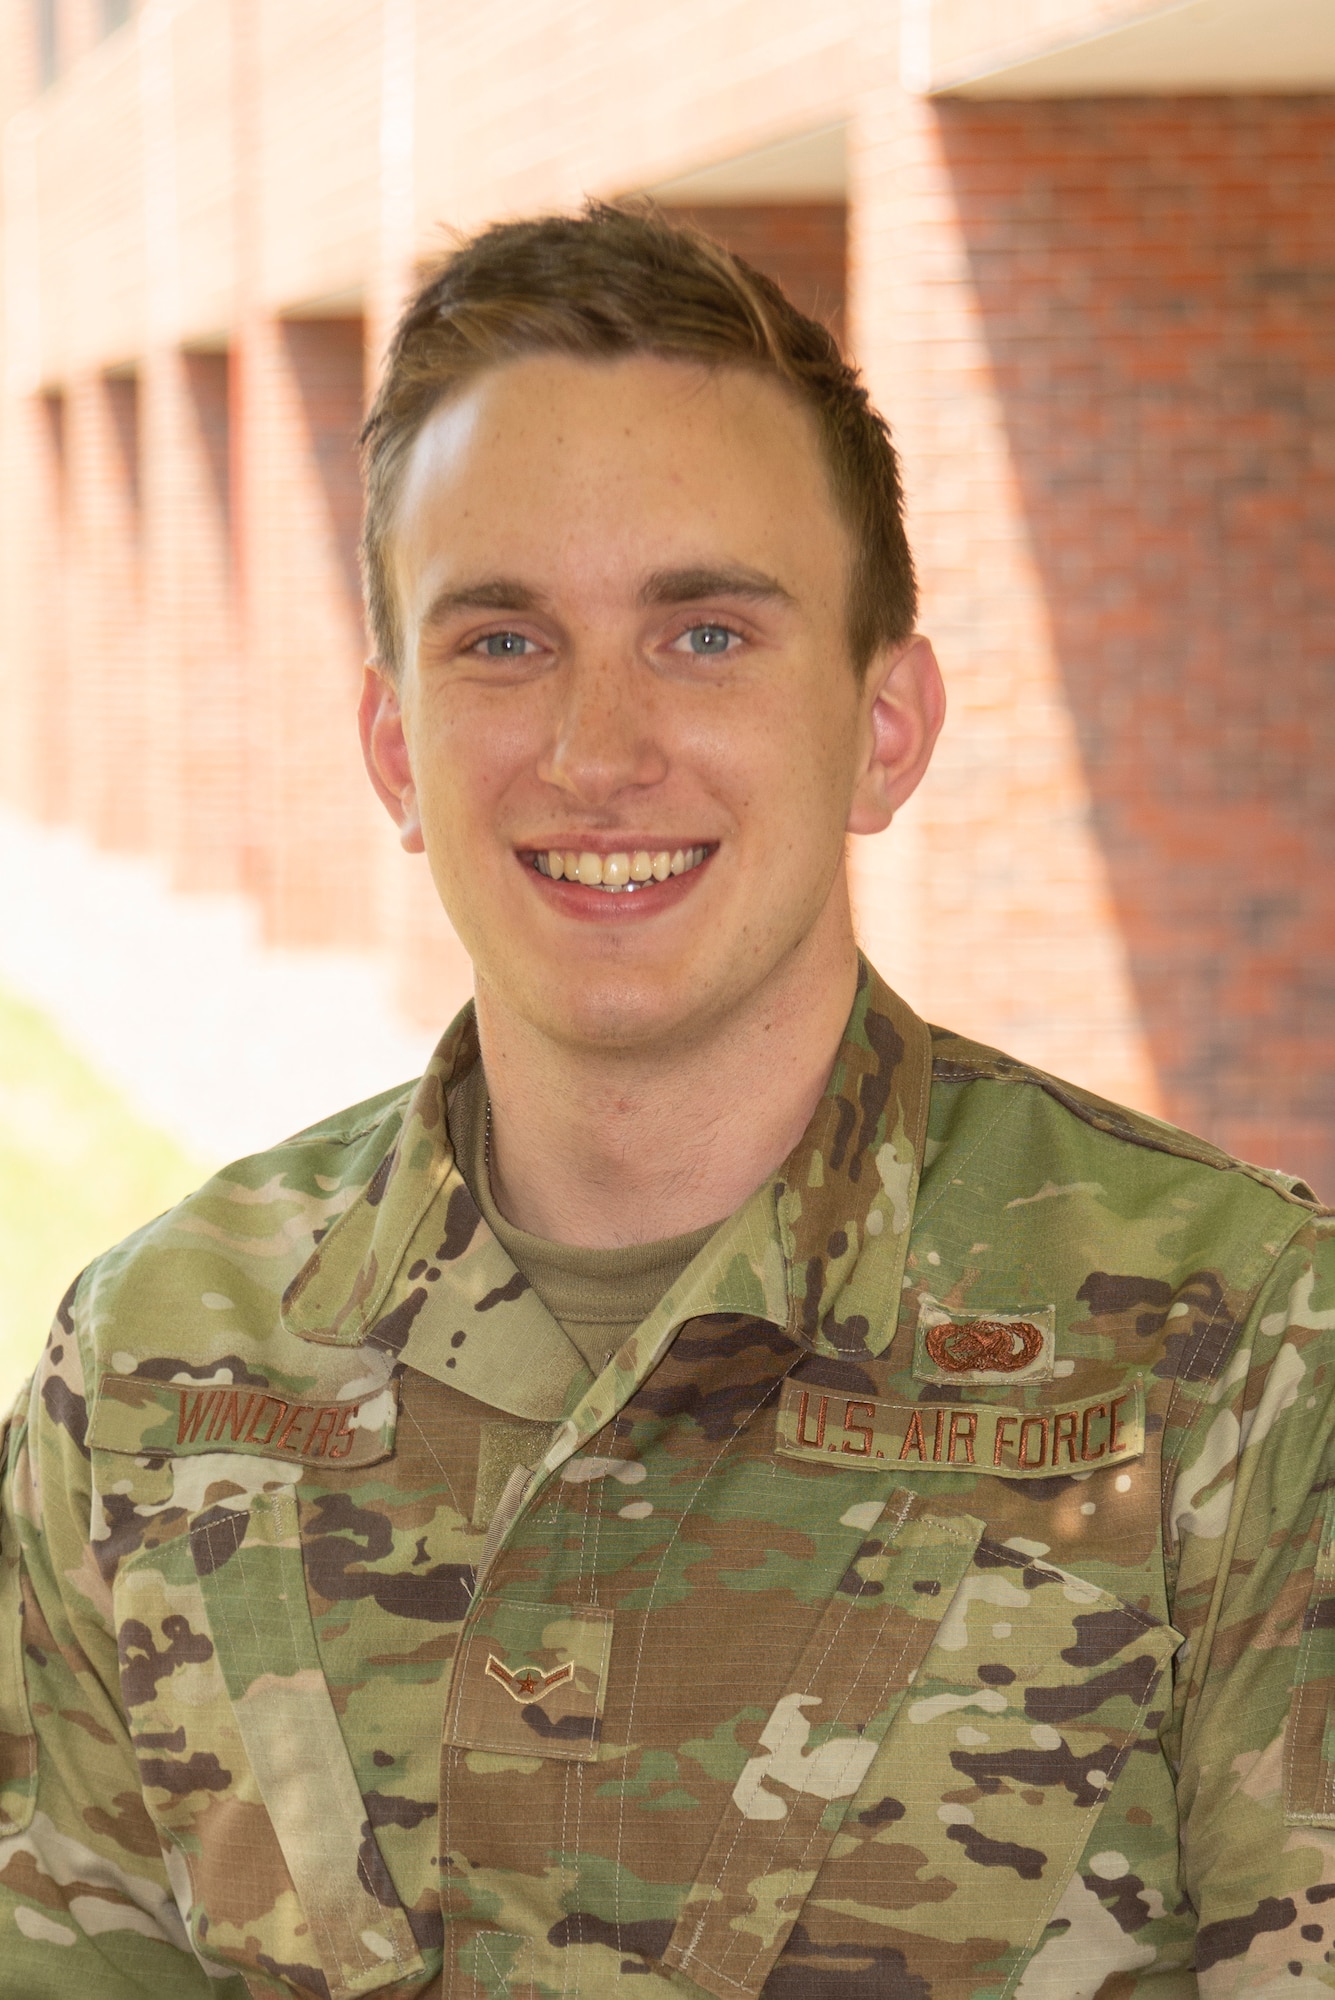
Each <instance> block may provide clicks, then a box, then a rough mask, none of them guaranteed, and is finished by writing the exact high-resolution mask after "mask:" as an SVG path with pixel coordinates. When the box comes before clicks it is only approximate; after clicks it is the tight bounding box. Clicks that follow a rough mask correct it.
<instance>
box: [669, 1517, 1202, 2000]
mask: <svg viewBox="0 0 1335 2000" xmlns="http://www.w3.org/2000/svg"><path fill="white" fill-rule="evenodd" d="M904 1497H905V1496H903V1495H898V1496H896V1499H895V1500H894V1501H892V1503H891V1508H890V1510H889V1511H890V1512H891V1513H893V1511H894V1509H895V1507H896V1506H897V1505H899V1503H901V1502H902V1501H903V1500H904ZM876 1533H877V1535H878V1537H880V1538H881V1539H882V1542H883V1547H882V1549H881V1551H880V1552H879V1553H878V1554H876V1555H875V1556H874V1557H872V1558H871V1559H870V1560H869V1561H866V1562H864V1563H863V1564H862V1565H861V1566H860V1568H861V1574H862V1578H863V1589H864V1591H865V1590H872V1591H876V1590H878V1589H879V1592H880V1598H879V1604H880V1605H881V1606H883V1608H884V1613H885V1616H884V1618H883V1620H882V1621H881V1622H880V1626H879V1629H877V1628H876V1621H875V1620H867V1619H866V1618H865V1617H860V1618H858V1619H856V1620H850V1619H849V1616H848V1604H847V1600H845V1601H844V1603H843V1604H832V1605H831V1606H830V1607H829V1609H828V1610H827V1612H826V1613H825V1614H824V1616H823V1617H822V1619H821V1621H820V1624H819V1625H818V1627H817V1629H816V1631H815V1633H814V1634H813V1636H812V1638H811V1640H810V1642H809V1644H808V1645H807V1647H806V1648H805V1650H804V1653H803V1655H802V1658H801V1660H800V1661H799V1662H798V1665H797V1667H796V1669H795V1670H794V1673H793V1677H792V1684H791V1687H790V1689H789V1691H788V1692H786V1693H785V1694H784V1695H783V1696H782V1698H781V1699H780V1700H779V1701H778V1703H777V1704H776V1705H775V1707H774V1708H773V1710H772V1712H771V1714H770V1716H769V1719H768V1721H767V1722H766V1723H765V1725H764V1727H763V1728H762V1730H761V1732H760V1738H759V1747H758V1753H757V1754H756V1755H755V1756H753V1757H752V1758H751V1759H750V1760H749V1761H748V1763H747V1764H746V1766H745V1768H744V1769H743V1770H742V1772H741V1775H740V1777H739V1778H738V1780H737V1782H736V1784H735V1786H734V1789H733V1794H732V1804H731V1809H730V1810H729V1811H728V1812H727V1813H726V1814H725V1816H724V1818H723V1820H722V1822H721V1823H720V1825H719V1826H718V1828H717V1830H716V1832H715V1834H714V1837H713V1840H712V1842H711V1845H710V1848H709V1851H708V1853H707V1855H706V1857H705V1861H704V1864H703V1866H702V1868H701V1870H700V1874H699V1877H698V1879H697V1881H696V1884H695V1886H694V1888H693V1890H692V1892H691V1895H690V1897H689V1899H688V1901H687V1903H686V1905H685V1907H684V1909H683V1911H682V1914H681V1916H680V1918H679V1920H678V1922H677V1924H676V1927H675V1929H674V1931H673V1935H672V1939H671V1942H670V1943H669V1945H668V1948H667V1951H666V1953H665V1954H664V1963H665V1964H667V1965H669V1966H671V1967H673V1968H675V1969H678V1970H680V1971H682V1972H685V1973H686V1974H687V1975H688V1976H689V1977H690V1978H691V1979H693V1980H694V1981H695V1982H696V1983H697V1985H699V1986H702V1987H704V1988H705V1990H706V1991H707V1992H709V1993H713V1994H715V1995H717V1996H719V2000H735V1996H738V1995H742V1994H757V1993H759V1992H760V1991H761V1989H762V1987H765V1984H766V1981H767V1980H768V1979H770V1977H771V1975H773V1974H776V1968H777V1975H776V1977H775V1981H774V1984H773V1985H772V1986H771V1987H770V1988H768V1989H767V1990H768V1991H770V1992H774V1993H776V1994H777V1993H779V1992H782V1993H784V1994H789V1993H793V1994H796V1993H799V1992H803V1991H806V1990H808V1989H807V1986H806V1984H805V1983H804V1982H807V1981H810V1982H812V1990H814V1984H815V1983H816V1982H819V1981H820V1980H821V1979H822V1978H826V1977H828V1976H829V1975H830V1974H831V1972H832V1971H839V1972H842V1974H843V1975H844V1976H847V1977H850V1978H851V1977H852V1971H853V1962H854V1961H856V1960H864V1959H865V1965H864V1968H863V1969H864V1971H869V1972H872V1973H874V1970H875V1967H876V1965H877V1964H878V1963H883V1966H884V1968H885V1969H888V1968H889V1967H890V1966H891V1965H893V1967H894V1969H895V1972H896V1975H897V1976H901V1977H902V1978H903V1979H904V1981H905V1983H904V1985H903V1988H902V1990H903V1991H904V1992H906V1993H907V1992H909V1991H912V1992H918V1991H919V1990H921V1991H923V1992H928V1991H931V1992H940V1993H942V1994H946V1993H954V1992H956V1991H957V1990H958V1991H960V1992H966V1991H967V1992H970V1993H972V1992H974V1991H976V1990H981V1987H980V1986H977V1985H975V1983H974V1981H975V1980H978V1981H981V1982H983V1983H985V1984H986V1986H987V1989H988V1991H989V1992H992V1991H995V1992H996V1993H998V1994H1002V1993H1007V1992H1010V1991H1011V1990H1012V1982H1013V1981H1014V1979H1015V1978H1016V1977H1017V1976H1018V1973H1019V1972H1020V1970H1021V1969H1022V1968H1023V1966H1024V1964H1025V1963H1026V1961H1027V1960H1028V1959H1029V1957H1030V1956H1031V1954H1032V1953H1033V1951H1034V1949H1035V1948H1036V1946H1037V1944H1038V1942H1039V1940H1040V1939H1041V1937H1042V1934H1043V1931H1044V1928H1045V1926H1046V1925H1047V1923H1048V1921H1049V1919H1050V1918H1051V1917H1052V1915H1053V1911H1054V1908H1055V1906H1056V1904H1057V1903H1058V1901H1059V1899H1060V1897H1061V1895H1062V1892H1063V1890H1064V1888H1065V1887H1066V1885H1067V1884H1068V1882H1069V1881H1070V1880H1071V1878H1072V1873H1073V1870H1074V1869H1075V1867H1076V1864H1077V1862H1078V1861H1079V1858H1080V1856H1081V1854H1082V1852H1083V1850H1084V1848H1085V1846H1086V1843H1087V1842H1088V1840H1089V1838H1090V1836H1091V1834H1092V1833H1093V1831H1094V1826H1095V1823H1096V1821H1097V1820H1098V1817H1099V1814H1100V1811H1101V1809H1102V1807H1103V1805H1104V1803H1105V1801H1106V1800H1107V1798H1108V1797H1109V1795H1110V1793H1111V1792H1112V1789H1113V1786H1114V1784H1115V1782H1116V1779H1117V1776H1118V1773H1119V1771H1120V1770H1121V1768H1122V1766H1123V1765H1124V1764H1125V1762H1126V1760H1127V1758H1128V1756H1129V1755H1130V1753H1131V1751H1132V1749H1133V1748H1134V1747H1136V1745H1137V1743H1138V1742H1139V1743H1141V1745H1142V1747H1147V1748H1149V1749H1152V1750H1154V1751H1155V1753H1156V1755H1157V1743H1156V1742H1155V1741H1154V1739H1153V1736H1152V1735H1151V1736H1150V1739H1149V1741H1148V1743H1146V1742H1145V1739H1144V1732H1145V1721H1146V1715H1147V1711H1148V1710H1149V1707H1150V1704H1151V1702H1152V1700H1153V1696H1154V1693H1155V1690H1156V1688H1157V1687H1158V1686H1159V1684H1160V1681H1161V1679H1162V1675H1163V1671H1164V1668H1165V1666H1166V1664H1167V1661H1168V1660H1169V1658H1170V1657H1171V1654H1172V1653H1173V1651H1174V1650H1175V1649H1176V1647H1177V1646H1178V1645H1179V1644H1180V1643H1181V1641H1180V1637H1179V1635H1178V1634H1177V1633H1176V1632H1174V1631H1172V1629H1171V1628H1170V1627H1167V1626H1164V1625H1160V1624H1157V1623H1156V1622H1155V1621H1154V1620H1152V1619H1150V1618H1147V1617H1144V1616H1142V1615H1141V1614H1140V1613H1138V1612H1136V1611H1133V1610H1131V1609H1130V1608H1129V1607H1128V1606H1126V1605H1125V1604H1123V1603H1122V1602H1121V1600H1120V1599H1117V1598H1115V1597H1112V1596H1110V1595H1109V1594H1108V1593H1107V1592H1104V1591H1101V1590H1098V1589H1097V1588H1095V1587H1094V1586H1092V1585H1091V1584H1089V1583H1087V1582H1085V1581H1084V1580H1083V1579H1081V1578H1079V1577H1075V1576H1072V1575H1070V1574H1068V1573H1066V1572H1063V1571H1060V1570H1056V1569H1052V1568H1050V1567H1046V1566H1044V1565H1042V1564H1039V1563H1035V1562H1033V1561H1032V1559H1030V1558H1028V1557H1026V1556H1024V1555H1023V1554H1020V1553H1017V1552H1016V1551H1014V1550H1012V1549H1009V1548H1006V1547H1003V1546H1001V1545H1000V1544H998V1543H995V1542H992V1541H990V1540H989V1539H988V1538H987V1536H986V1535H985V1534H984V1533H983V1530H982V1524H981V1523H979V1522H977V1521H969V1520H965V1519H962V1518H960V1517H956V1518H954V1519H951V1520H942V1519H938V1518H935V1517H933V1516H932V1515H931V1514H930V1513H929V1512H927V1511H926V1509H925V1507H924V1506H923V1504H922V1503H921V1502H920V1501H918V1500H917V1499H916V1498H915V1500H914V1501H913V1502H912V1503H911V1505H909V1506H908V1507H907V1508H905V1509H903V1511H902V1512H901V1514H900V1518H899V1523H898V1526H897V1527H896V1526H894V1525H893V1524H892V1525H891V1526H890V1528H889V1530H888V1531H887V1529H886V1528H884V1527H880V1526H878V1528H877V1530H876ZM854 1626H856V1629H857V1631H858V1634H859V1637H858V1644H857V1649H856V1652H855V1653H853V1654H850V1650H849V1646H848V1642H847V1639H846V1637H845V1636H844V1634H845V1633H846V1631H847V1630H848V1629H849V1628H851V1627H854ZM864 1634H865V1636H866V1638H867V1639H869V1640H871V1641H872V1642H873V1643H871V1644H865V1643H864V1638H863V1635H864ZM943 1905H951V1906H952V1907H951V1908H950V1909H949V1911H948V1912H947V1911H946V1910H945V1909H943ZM859 1912H865V1913H867V1915H868V1917H869V1918H871V1919H872V1921H871V1922H870V1924H869V1925H867V1924H863V1923H862V1922H861V1921H860V1919H859V1917H858V1913H859ZM961 1926H963V1928H961ZM863 1931H865V1932H866V1934H867V1943H866V1947H865V1950H864V1949H863V1948H862V1947H861V1946H859V1945H858V1944H857V1943H855V1942H853V1941H852V1940H853V1939H854V1938H855V1937H856V1936H857V1935H858V1934H859V1933H861V1932H863ZM966 1935H967V1937H968V1939H969V1943H968V1946H967V1951H966V1955H967V1957H968V1959H969V1962H970V1967H971V1970H970V1973H969V1977H968V1980H967V1981H965V1983H964V1984H962V1985H959V1986H958V1987H957V1986H956V1985H955V1984H953V1983H952V1979H951V1968H950V1966H949V1965H948V1964H947V1963H946V1962H945V1958H947V1957H948V1956H949V1949H948V1948H945V1957H943V1947H944V1941H945V1940H946V1939H947V1938H955V1939H957V1940H959V1941H960V1942H962V1940H963V1938H964V1937H965V1936H966ZM915 1976H916V1978H915ZM917 1981H921V1982H922V1984H921V1987H920V1986H919V1984H918V1983H917ZM896 1990H900V1989H899V1988H898V1987H897V1988H896Z"/></svg>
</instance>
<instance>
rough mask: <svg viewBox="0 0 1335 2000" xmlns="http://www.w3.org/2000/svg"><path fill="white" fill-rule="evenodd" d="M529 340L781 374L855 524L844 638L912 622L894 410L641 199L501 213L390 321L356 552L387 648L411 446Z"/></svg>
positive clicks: (606, 354)
mask: <svg viewBox="0 0 1335 2000" xmlns="http://www.w3.org/2000/svg"><path fill="white" fill-rule="evenodd" d="M529 354H566V355H573V356H577V357H579V358H581V359H585V360H609V361H611V360H616V359H617V358H619V357H620V356H622V355H628V354H652V355H656V356H659V357H660V358H664V359H670V360H682V361H695V362H700V363H702V364H703V365H704V366H706V367H736V368H748V369H751V370H754V371H756V372H758V373H760V374H764V375H769V376H772V377H774V378H775V379H776V380H777V381H779V382H781V383H782V384H783V385H784V386H785V388H787V389H788V390H789V392H790V393H791V394H792V395H793V396H795V397H796V399H797V400H798V402H800V403H802V404H804V405H805V407H806V408H807V409H809V410H810V411H811V413H812V415H813V417H814V418H815V420H816V426H817V430H818V433H819V437H820V442H821V446H822V449H823V452H824V455H825V460H826V464H827V466H828V469H829V473H830V480H831V485H832V487H833V491H834V497H835V501H836V504H837V505H838V507H839V510H840V512H841V513H842V515H843V517H844V520H845V522H846V524H847V526H848V528H849V530H850V532H851V534H852V537H853V544H854V559H853V567H852V575H851V578H850V583H849V604H848V625H849V631H848V636H849V649H850V652H851V654H852V657H853V663H854V666H855V667H856V668H857V670H858V671H859V672H861V671H863V670H864V669H865V667H866V665H867V663H868V661H869V660H870V658H871V656H872V654H873V652H875V650H876V649H877V647H878V646H882V645H887V644H888V645H899V644H902V643H903V641H904V640H906V639H907V638H908V636H909V634H910V633H911V632H912V630H913V622H914V616H915V613H916V610H917V587H916V584H915V581H914V575H913V559H912V557H911V555H910V554H909V546H908V542H907V539H906V538H905V534H904V501H903V491H902V488H901V485H900V478H899V464H898V460H897V458H896V456H895V451H894V447H893V445H892V444H891V442H890V433H889V430H888V428H887V426H886V424H885V421H884V419H883V418H882V417H881V416H880V415H879V414H878V413H877V412H876V411H875V410H874V409H873V408H872V406H871V403H870V400H869V399H868V396H867V391H866V390H865V389H864V388H863V386H862V383H861V381H860V379H859V377H858V374H857V371H856V369H854V368H852V367H850V366H849V364H848V362H846V361H845V360H844V358H843V356H842V355H841V353H840V352H839V348H838V345H837V344H836V342H835V340H834V337H833V335H832V334H831V333H830V332H829V330H828V328H826V327H824V326H822V325H821V323H820V322H819V320H814V319H809V318H808V317H807V315H806V314H805V313H801V312H799V311H798V310H797V307H796V306H794V305H793V304H792V303H791V301H790V300H788V299H787V298H785V297H784V294H783V293H782V292H781V291H780V290H779V287H778V286H777V285H776V284H775V283H774V282H773V280H772V279H770V278H767V277H765V276H764V275H763V273H762V272H760V271H756V270H753V269H752V267H751V266H750V265H749V264H747V263H745V262H743V260H742V259H741V258H740V257H735V256H733V255H732V254H731V253H730V252H729V251H727V250H724V249H723V248H721V246H720V245H719V244H717V243H714V242H712V241H711V240H710V238H709V237H707V236H705V235H703V234H701V232H700V231H699V230H696V229H691V228H681V227H675V226H674V225H672V224H671V223H669V222H668V221H667V220H666V219H665V218H664V217H663V216H662V215H661V214H659V213H657V212H656V211H655V210H653V209H652V208H650V207H648V206H647V205H646V206H635V207H621V206H616V207H614V206H609V205H607V204H605V203H601V202H591V203H590V204H589V205H588V207H587V208H586V209H585V210H584V212H583V213H582V214H580V215H546V216H540V217H538V218H536V219H534V220H530V221H524V222H503V223H498V224H496V225H495V226H493V227H492V228H490V229H486V230H483V231H482V233H481V234H480V235H478V236H475V237H473V238H472V240H471V241H469V242H467V243H465V244H463V245H462V246H461V248H459V249H458V250H456V251H455V252H454V253H453V255H452V256H450V257H448V258H447V259H446V260H445V262H444V263H443V264H441V265H440V266H439V267H438V268H437V269H436V270H435V271H433V272H432V273H431V274H430V276H429V277H428V278H427V279H426V280H425V282H424V283H423V284H422V286H421V288H420V289H419V291H418V293H417V296H416V297H415V298H414V299H413V301H412V303H411V304H410V305H409V307H408V309H407V311H406V312H405V313H404V315H403V318H402V319H401V320H400V322H399V325H398V328H397V330H396V331H395V334H394V338H393V341H392V342H391V344H390V349H389V354H388V357H387V360H386V365H385V373H384V378H383V380H382V382H381V385H380V390H379V394H378V395H377V396H376V399H375V404H374V406H373V408H372V410H371V414H370V416H369V417H368V418H367V420H366V425H365V428H364V430H363V431H362V463H363V469H364V474H365V481H366V517H365V526H364V530H363V535H362V568H363V576H364V579H365V585H366V602H367V613H368V617H369V619H370V625H371V633H372V637H373V639H374V642H375V647H376V653H377V657H378V658H379V660H380V661H381V663H382V664H383V665H384V666H385V667H386V668H387V669H388V670H390V671H391V672H393V671H397V669H398V667H399V665H400V660H399V654H400V650H401V646H402V638H403V635H402V632H401V631H400V627H399V617H398V607H397V605H396V603H395V601H394V593H393V588H392V583H391V578H390V574H389V561H388V543H389V537H390V533H391V530H392V528H393V524H394V516H395V512H396V509H397V506H398V499H399V493H400V491H401V489H402V485H403V478H404V473H405V469H406V465H407V460H408V455H409V453H410V451H411V449H412V446H413V443H414V440H415V439H416V437H417V435H418V433H419V432H420V430H421V429H422V426H423V425H424V424H425V422H426V421H427V418H428V417H429V416H430V414H431V412H432V411H433V410H434V409H435V407H436V405H437V404H438V403H439V402H440V401H441V400H442V398H443V397H445V396H446V395H448V394H449V392H450V391H451V390H452V389H454V388H456V387H458V386H459V385H461V384H462V383H464V382H466V381H468V380H469V379H470V378H471V377H473V376H475V375H477V374H479V373H481V372H482V371H483V370H484V369H487V368H493V367H496V366H499V365H500V364H502V363H504V362H506V361H513V360H517V359H518V358H519V357H520V356H522V355H529Z"/></svg>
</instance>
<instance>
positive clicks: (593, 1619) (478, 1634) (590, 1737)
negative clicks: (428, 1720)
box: [445, 1598, 612, 1763]
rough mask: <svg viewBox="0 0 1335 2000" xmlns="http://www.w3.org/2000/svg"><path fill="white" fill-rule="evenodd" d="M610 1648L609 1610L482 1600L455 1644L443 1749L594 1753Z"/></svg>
mask: <svg viewBox="0 0 1335 2000" xmlns="http://www.w3.org/2000/svg"><path fill="white" fill-rule="evenodd" d="M611 1647H612V1613H611V1612H610V1611H603V1610H600V1609H599V1608H597V1607H596V1606H592V1605H584V1606H580V1607H578V1608H577V1609H575V1610H572V1609H571V1608H570V1606H569V1605H565V1604H513V1603H509V1602H507V1601H506V1600H504V1599H502V1598H497V1599H494V1600H492V1601H489V1602H487V1603H484V1604H483V1605H482V1606H481V1607H480V1608H479V1611H478V1614H477V1618H476V1621H475V1622H474V1623H473V1624H472V1625H471V1627H470V1629H469V1630H468V1632H467V1634H466V1635H465V1637H464V1639H463V1640H462V1642H461V1644H460V1647H459V1653H458V1657H457V1659H456V1662H455V1669H454V1680H453V1685H452V1687H451V1691H450V1703H449V1708H448V1711H447V1714H446V1722H445V1741H446V1743H447V1744H454V1745H456V1746H458V1747H460V1748H466V1749H472V1750H496V1751H501V1752H508V1753H509V1754H510V1755H512V1756H514V1755H518V1756H523V1757H561V1758H565V1759H567V1760H568V1761H570V1762H574V1763H583V1762H586V1761H588V1760H589V1759H591V1758H595V1757H597V1755H598V1742H599V1737H600V1735H601V1733H602V1719H603V1702H604V1699H605V1697H606V1693H607V1662H608V1655H609V1653H610V1652H611Z"/></svg>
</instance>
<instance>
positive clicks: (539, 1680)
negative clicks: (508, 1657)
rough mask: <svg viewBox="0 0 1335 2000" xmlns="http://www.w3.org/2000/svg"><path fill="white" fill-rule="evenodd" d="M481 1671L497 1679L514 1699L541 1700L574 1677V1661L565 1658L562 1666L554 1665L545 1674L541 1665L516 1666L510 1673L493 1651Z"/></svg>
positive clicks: (488, 1655)
mask: <svg viewBox="0 0 1335 2000" xmlns="http://www.w3.org/2000/svg"><path fill="white" fill-rule="evenodd" d="M483 1671H484V1672H485V1673H486V1674H487V1675H488V1676H489V1677H490V1678H491V1679H492V1680H494V1681H499V1682H500V1684H501V1686H502V1687H503V1688H504V1689H505V1692H506V1693H507V1694H508V1695H510V1696H511V1697H512V1698H513V1699H514V1700H515V1701H541V1700H542V1698H543V1696H544V1695H545V1694H550V1693H551V1692H552V1689H553V1688H559V1687H564V1686H565V1684H566V1682H567V1681H573V1680H574V1678H575V1662H574V1661H573V1660H567V1661H566V1663H565V1665H564V1666H563V1667H556V1668H554V1669H553V1671H552V1672H551V1673H550V1674H545V1673H544V1672H543V1671H542V1668H541V1667H516V1669H515V1670H514V1672H513V1673H511V1671H510V1669H509V1667H507V1666H506V1665H505V1663H504V1661H503V1660H498V1659H497V1658H496V1655H495V1654H494V1653H488V1654H487V1664H486V1667H485V1668H484V1669H483Z"/></svg>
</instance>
